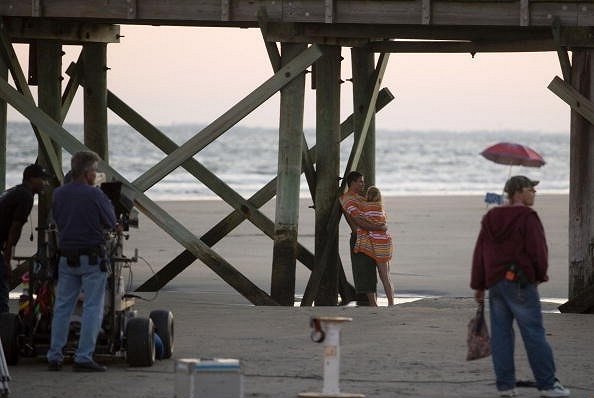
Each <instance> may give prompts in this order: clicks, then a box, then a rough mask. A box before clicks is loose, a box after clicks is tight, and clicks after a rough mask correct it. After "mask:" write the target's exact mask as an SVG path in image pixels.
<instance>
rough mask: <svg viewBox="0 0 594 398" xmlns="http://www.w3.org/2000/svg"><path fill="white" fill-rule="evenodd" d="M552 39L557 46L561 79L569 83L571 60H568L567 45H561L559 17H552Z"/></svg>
mask: <svg viewBox="0 0 594 398" xmlns="http://www.w3.org/2000/svg"><path fill="white" fill-rule="evenodd" d="M553 41H554V42H555V47H557V56H558V57H559V65H560V66H561V72H562V73H563V79H564V80H565V81H566V82H569V83H571V62H570V61H569V54H568V52H567V47H564V46H562V45H561V20H560V19H559V17H555V19H553Z"/></svg>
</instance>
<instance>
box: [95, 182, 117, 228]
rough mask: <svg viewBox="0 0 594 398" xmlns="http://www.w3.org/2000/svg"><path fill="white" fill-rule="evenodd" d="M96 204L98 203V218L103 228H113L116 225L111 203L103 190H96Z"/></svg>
mask: <svg viewBox="0 0 594 398" xmlns="http://www.w3.org/2000/svg"><path fill="white" fill-rule="evenodd" d="M98 192H99V197H98V205H99V219H100V220H101V224H102V226H103V227H104V228H107V229H113V230H115V229H116V227H117V220H116V216H115V211H114V209H113V205H112V203H111V201H110V200H109V198H108V197H107V195H105V194H104V193H103V191H101V190H98Z"/></svg>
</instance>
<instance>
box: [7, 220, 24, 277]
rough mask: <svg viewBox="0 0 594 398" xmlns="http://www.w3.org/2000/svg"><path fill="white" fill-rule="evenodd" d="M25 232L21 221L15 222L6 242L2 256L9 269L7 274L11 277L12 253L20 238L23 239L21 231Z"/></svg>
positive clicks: (11, 225) (11, 226)
mask: <svg viewBox="0 0 594 398" xmlns="http://www.w3.org/2000/svg"><path fill="white" fill-rule="evenodd" d="M22 230H23V223H22V222H19V221H13V222H12V224H10V229H9V230H8V237H7V238H6V242H5V245H4V251H3V252H2V255H3V256H4V264H5V267H6V269H7V271H6V272H7V273H8V274H9V275H10V271H11V269H12V268H11V266H10V262H11V261H12V253H13V251H14V247H15V246H16V244H17V242H18V241H19V238H20V237H21V231H22Z"/></svg>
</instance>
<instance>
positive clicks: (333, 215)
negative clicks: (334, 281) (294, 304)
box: [301, 54, 389, 306]
mask: <svg viewBox="0 0 594 398" xmlns="http://www.w3.org/2000/svg"><path fill="white" fill-rule="evenodd" d="M388 59H389V54H381V55H380V57H379V60H378V63H377V68H376V71H375V74H374V84H373V91H372V95H371V98H370V99H369V104H368V106H367V112H366V117H365V121H364V123H363V127H362V130H361V134H360V135H359V137H358V138H357V139H355V142H354V143H353V149H352V151H351V155H350V157H349V160H348V162H347V166H346V170H345V173H344V177H346V175H347V174H348V173H349V172H351V171H352V170H355V168H356V167H357V165H358V163H359V159H360V157H361V152H362V149H363V145H364V143H365V138H366V136H367V129H368V128H369V124H370V123H371V119H372V117H373V115H374V114H375V109H376V102H377V97H378V93H379V86H380V85H381V82H382V79H383V76H384V72H385V71H386V67H387V65H388ZM345 185H346V178H343V180H342V184H341V186H340V188H339V191H338V192H337V195H336V201H335V202H334V205H333V208H332V211H331V212H330V219H329V221H328V229H327V236H328V241H331V239H332V238H333V235H334V234H336V233H338V229H337V226H338V223H339V222H340V217H341V211H340V202H339V200H338V196H339V195H340V193H342V192H343V191H344V188H345ZM330 253H331V248H329V247H325V248H324V249H323V250H322V259H321V261H320V267H318V268H315V269H314V270H313V271H312V273H311V275H310V277H309V281H308V282H307V286H306V288H305V293H304V294H303V300H302V301H301V305H302V306H311V305H312V304H313V302H314V298H315V297H316V295H317V293H318V290H319V286H320V282H321V278H322V275H323V274H324V270H325V267H326V265H327V259H328V257H329V255H330Z"/></svg>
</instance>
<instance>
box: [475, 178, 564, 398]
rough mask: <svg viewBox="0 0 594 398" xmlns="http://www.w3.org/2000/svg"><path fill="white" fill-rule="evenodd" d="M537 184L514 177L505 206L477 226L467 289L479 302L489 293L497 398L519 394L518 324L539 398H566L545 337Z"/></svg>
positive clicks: (543, 246)
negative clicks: (516, 369) (515, 325)
mask: <svg viewBox="0 0 594 398" xmlns="http://www.w3.org/2000/svg"><path fill="white" fill-rule="evenodd" d="M537 184H538V181H532V180H530V179H529V178H528V177H524V176H514V177H511V178H510V179H509V180H508V181H507V182H506V184H505V188H504V190H505V192H506V193H507V195H508V198H509V204H507V205H505V206H499V207H495V208H493V209H491V210H490V211H489V212H488V213H487V214H486V215H485V216H484V217H483V220H482V223H481V231H480V233H479V236H478V239H477V241H476V246H475V249H474V258H473V261H472V275H471V281H470V287H471V288H472V289H474V290H475V298H476V300H477V301H478V302H482V301H483V300H484V298H485V290H486V289H489V309H490V314H491V334H492V335H491V352H492V359H493V367H494V369H495V377H496V386H497V390H499V394H500V396H501V397H515V396H516V395H517V393H516V390H515V386H516V375H515V366H514V347H515V344H514V330H513V321H514V319H515V320H516V322H517V324H518V327H519V329H520V332H521V334H522V339H523V340H524V347H525V348H526V353H527V354H528V361H529V363H530V367H531V368H532V373H533V374H534V378H535V379H536V385H537V387H538V389H539V390H540V394H541V397H567V396H569V394H570V392H569V390H568V389H566V388H565V387H563V385H561V383H559V381H558V380H557V378H556V377H555V361H554V359H553V351H552V350H551V347H550V346H549V343H548V342H547V340H546V337H545V329H544V326H543V322H542V312H541V309H540V296H539V294H538V288H537V286H538V284H539V283H541V282H546V281H547V280H548V279H549V278H548V276H547V269H548V249H547V242H546V238H545V232H544V228H543V226H542V223H541V222H540V218H539V217H538V214H537V213H536V211H534V210H532V205H533V204H534V198H535V194H536V190H535V189H534V187H535V186H536V185H537Z"/></svg>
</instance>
